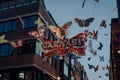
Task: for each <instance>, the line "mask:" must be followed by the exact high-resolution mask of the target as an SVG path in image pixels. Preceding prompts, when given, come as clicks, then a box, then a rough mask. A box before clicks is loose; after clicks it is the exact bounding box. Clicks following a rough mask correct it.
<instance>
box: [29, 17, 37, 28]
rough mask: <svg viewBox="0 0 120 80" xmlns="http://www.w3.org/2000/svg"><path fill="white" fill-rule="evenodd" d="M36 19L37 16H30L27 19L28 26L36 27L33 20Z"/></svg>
mask: <svg viewBox="0 0 120 80" xmlns="http://www.w3.org/2000/svg"><path fill="white" fill-rule="evenodd" d="M36 20H37V16H32V17H30V19H29V27H36V26H37V25H36V24H35V21H36Z"/></svg>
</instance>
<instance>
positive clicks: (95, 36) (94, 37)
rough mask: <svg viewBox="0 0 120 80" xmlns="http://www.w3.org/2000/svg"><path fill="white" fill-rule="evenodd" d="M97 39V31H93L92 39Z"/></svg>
mask: <svg viewBox="0 0 120 80" xmlns="http://www.w3.org/2000/svg"><path fill="white" fill-rule="evenodd" d="M97 38H98V30H97V31H95V30H93V40H94V39H95V40H97Z"/></svg>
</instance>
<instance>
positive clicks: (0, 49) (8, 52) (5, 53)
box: [0, 44, 13, 56]
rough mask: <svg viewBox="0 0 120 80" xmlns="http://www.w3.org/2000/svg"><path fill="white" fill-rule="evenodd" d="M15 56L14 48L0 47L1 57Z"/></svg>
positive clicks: (6, 45) (3, 45)
mask: <svg viewBox="0 0 120 80" xmlns="http://www.w3.org/2000/svg"><path fill="white" fill-rule="evenodd" d="M11 55H13V48H12V47H11V46H10V45H9V44H2V45H0V56H11Z"/></svg>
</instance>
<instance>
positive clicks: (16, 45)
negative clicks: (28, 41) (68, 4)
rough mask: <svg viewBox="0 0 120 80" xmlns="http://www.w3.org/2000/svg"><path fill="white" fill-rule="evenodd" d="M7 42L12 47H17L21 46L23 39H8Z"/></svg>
mask: <svg viewBox="0 0 120 80" xmlns="http://www.w3.org/2000/svg"><path fill="white" fill-rule="evenodd" d="M9 43H10V45H11V46H12V47H13V48H18V47H22V46H23V40H18V41H16V42H13V41H9Z"/></svg>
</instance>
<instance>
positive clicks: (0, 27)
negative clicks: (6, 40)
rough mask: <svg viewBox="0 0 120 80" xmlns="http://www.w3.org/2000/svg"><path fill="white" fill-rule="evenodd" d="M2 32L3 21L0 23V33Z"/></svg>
mask: <svg viewBox="0 0 120 80" xmlns="http://www.w3.org/2000/svg"><path fill="white" fill-rule="evenodd" d="M2 32H3V23H0V33H2Z"/></svg>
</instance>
